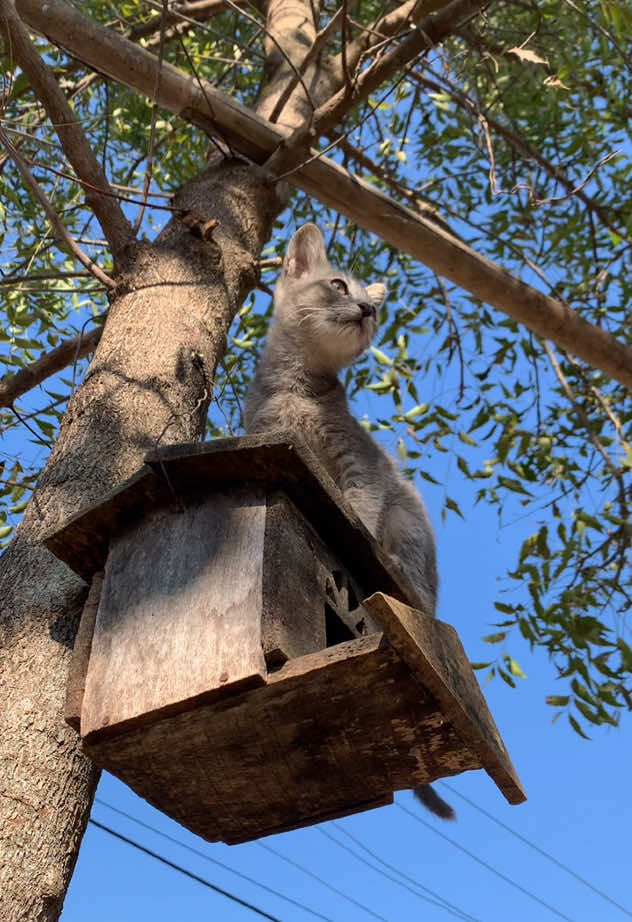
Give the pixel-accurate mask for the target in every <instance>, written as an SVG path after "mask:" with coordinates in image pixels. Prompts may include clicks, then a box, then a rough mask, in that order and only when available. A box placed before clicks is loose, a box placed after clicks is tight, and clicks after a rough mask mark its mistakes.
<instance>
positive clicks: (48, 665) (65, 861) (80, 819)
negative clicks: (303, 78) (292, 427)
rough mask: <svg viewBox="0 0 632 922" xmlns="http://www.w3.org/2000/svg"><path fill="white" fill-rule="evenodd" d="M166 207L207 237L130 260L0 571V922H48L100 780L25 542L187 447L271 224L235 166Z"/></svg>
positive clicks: (60, 582)
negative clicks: (200, 226)
mask: <svg viewBox="0 0 632 922" xmlns="http://www.w3.org/2000/svg"><path fill="white" fill-rule="evenodd" d="M177 204H180V205H182V206H183V207H185V208H190V209H191V210H192V211H194V212H195V213H199V214H201V215H203V216H204V217H205V218H207V219H216V220H218V221H219V225H218V227H217V228H216V230H215V231H214V233H213V238H212V239H211V240H208V241H205V240H203V239H201V238H200V237H197V236H195V235H194V234H193V233H192V232H191V230H190V229H189V228H188V226H187V225H185V224H184V223H183V222H182V221H181V220H180V219H179V218H175V219H174V220H173V221H172V222H171V223H170V225H169V226H168V227H167V229H166V230H165V232H164V233H163V234H162V235H161V237H160V238H159V240H158V241H157V242H156V243H155V244H153V245H149V244H139V245H138V246H136V247H134V249H133V251H132V253H131V254H129V257H128V261H127V265H126V267H125V269H124V271H123V272H122V273H121V275H120V276H119V278H118V291H119V294H118V295H117V297H116V298H115V300H114V302H113V304H112V306H111V308H110V312H109V317H108V321H107V323H106V325H105V329H104V331H103V335H102V338H101V341H100V343H99V346H98V348H97V351H96V353H95V356H94V359H93V362H92V364H91V366H90V369H89V371H88V374H87V376H86V379H85V381H84V383H83V385H82V386H81V387H80V388H79V390H78V391H77V393H76V394H75V395H74V397H73V398H72V399H71V400H70V402H69V405H68V410H67V413H66V415H65V418H64V421H63V424H62V427H61V430H60V433H59V438H58V440H57V443H56V445H55V448H54V450H53V452H52V454H51V457H50V460H49V462H48V464H47V466H46V469H45V471H44V473H43V475H42V478H41V481H40V486H39V487H38V489H37V491H36V494H35V495H34V497H33V499H32V501H31V503H30V505H29V507H28V510H27V513H26V515H25V517H24V520H23V522H22V524H21V526H20V528H19V529H18V533H17V535H16V537H15V539H14V541H13V542H12V543H11V545H10V546H9V548H8V549H7V551H6V552H5V554H4V555H3V557H2V558H1V559H0V599H2V612H1V616H0V644H1V646H0V649H2V674H1V677H0V700H2V702H3V707H2V709H1V712H0V761H1V763H2V765H1V768H0V777H2V779H3V784H4V787H3V790H2V795H3V796H2V798H0V894H1V896H0V907H1V908H0V918H2V919H3V922H17V920H24V919H28V920H31V919H32V920H38V922H39V920H46V922H48V920H54V919H56V918H57V916H58V914H59V912H60V911H61V906H62V902H63V898H64V894H65V891H66V888H67V885H68V882H69V880H70V876H71V873H72V869H73V867H74V864H75V861H76V856H77V853H78V847H79V844H80V841H81V837H82V834H83V831H84V828H85V824H86V822H87V818H88V814H89V810H90V805H91V802H92V795H93V793H94V789H95V786H96V781H97V777H98V774H97V772H96V771H95V769H94V768H93V766H92V764H91V763H90V762H89V761H88V760H87V759H86V758H85V757H84V756H83V754H82V753H81V751H80V748H79V746H78V740H77V737H76V734H75V733H74V731H72V730H71V729H70V728H69V727H67V726H66V725H65V724H64V719H63V705H64V699H65V689H66V681H67V673H68V666H69V657H70V651H71V649H72V645H73V641H74V635H75V631H76V628H77V623H78V617H79V613H80V610H81V605H82V602H83V599H84V596H85V586H84V584H83V583H82V581H81V580H80V579H79V578H78V577H76V576H75V575H74V574H73V573H71V572H70V571H69V570H68V569H67V568H66V567H65V566H64V564H62V563H60V562H59V561H57V560H56V559H55V558H54V557H52V555H51V554H49V553H48V551H46V550H45V549H44V548H43V547H42V546H41V544H40V543H39V540H40V538H41V536H42V534H43V533H44V532H45V531H47V530H50V529H51V528H53V527H54V526H55V525H56V524H58V523H59V522H60V521H63V520H64V519H65V518H67V517H68V516H69V515H70V514H72V513H73V512H74V511H76V510H77V509H78V508H81V507H83V506H85V505H87V504H89V503H91V502H93V501H94V500H96V499H97V498H98V497H99V496H101V495H102V494H103V492H104V491H106V490H108V489H110V488H111V487H113V486H115V485H116V484H117V483H119V482H120V481H121V480H123V479H124V478H126V477H128V476H129V475H130V474H132V473H133V472H134V471H135V470H136V469H137V468H138V467H140V466H141V464H142V462H143V457H144V455H145V453H146V452H147V451H148V450H149V449H151V448H153V447H155V446H156V445H157V444H158V443H161V444H162V443H166V442H169V441H181V440H184V441H186V440H194V439H197V438H199V437H200V435H201V433H202V432H203V426H204V417H205V412H206V409H207V407H208V402H209V399H210V395H211V392H212V380H213V373H214V370H215V365H216V362H217V360H218V358H219V357H220V356H221V353H222V351H223V348H224V344H225V338H226V332H227V329H228V326H229V324H230V321H231V319H232V317H233V316H234V314H235V312H236V310H237V309H238V308H239V307H240V305H241V303H242V302H243V299H244V297H245V295H246V294H247V292H248V291H249V290H250V289H251V288H252V287H253V286H254V284H255V282H256V273H257V260H258V257H259V253H260V251H261V248H262V247H263V245H264V243H265V242H266V240H267V239H268V237H269V235H270V233H271V229H272V223H273V220H274V218H275V217H276V216H277V214H278V212H279V210H280V203H279V202H278V199H277V198H276V195H275V192H274V189H273V188H272V187H271V186H270V185H269V184H266V183H265V182H264V181H263V179H262V177H261V175H260V173H259V170H258V169H257V168H253V167H250V166H244V165H242V164H239V163H236V162H234V161H228V162H226V163H222V164H220V165H218V166H215V167H214V168H212V169H210V170H209V171H207V172H206V173H205V174H204V175H203V176H201V177H200V178H198V179H197V180H195V181H194V182H192V183H190V184H189V185H188V186H187V187H186V188H185V189H184V190H183V191H182V193H181V194H180V196H179V197H178V201H177Z"/></svg>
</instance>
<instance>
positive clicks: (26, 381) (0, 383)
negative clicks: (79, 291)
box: [0, 327, 103, 407]
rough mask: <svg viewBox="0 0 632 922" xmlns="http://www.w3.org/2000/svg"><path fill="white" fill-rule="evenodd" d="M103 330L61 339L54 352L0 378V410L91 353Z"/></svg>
mask: <svg viewBox="0 0 632 922" xmlns="http://www.w3.org/2000/svg"><path fill="white" fill-rule="evenodd" d="M102 332H103V327H94V328H93V329H92V330H90V331H89V332H88V333H80V334H79V335H78V336H73V338H72V339H65V340H63V342H61V343H60V344H59V345H58V346H57V347H56V348H55V349H51V351H50V352H46V353H45V354H44V355H43V356H42V357H41V358H39V359H37V360H36V361H35V362H32V363H31V364H30V365H27V366H26V367H25V368H21V369H20V371H18V372H16V374H14V375H13V377H7V376H5V377H4V378H2V379H0V407H10V406H12V404H13V402H14V400H17V399H18V398H19V397H21V396H22V395H23V394H26V392H27V391H30V390H31V389H32V388H34V387H36V386H37V385H38V384H41V383H42V381H45V380H46V379H47V378H50V377H51V375H54V374H56V373H57V372H58V371H61V370H62V369H63V368H66V366H67V365H70V364H71V363H72V362H76V361H78V360H79V359H82V358H84V356H86V355H88V354H89V353H90V352H94V350H95V349H96V347H97V343H98V342H99V340H100V339H101V333H102Z"/></svg>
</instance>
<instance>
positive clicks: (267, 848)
mask: <svg viewBox="0 0 632 922" xmlns="http://www.w3.org/2000/svg"><path fill="white" fill-rule="evenodd" d="M255 845H258V846H259V848H263V849H265V851H267V852H270V853H271V854H272V855H276V856H277V858H280V859H281V860H282V861H285V862H287V864H291V865H292V867H294V868H297V869H298V870H299V871H302V872H303V874H307V876H308V877H311V878H312V880H316V881H318V883H319V884H322V885H323V887H327V889H328V890H331V891H332V893H336V894H338V896H341V897H342V898H343V899H345V900H347V901H348V902H349V903H353V905H354V906H357V907H358V908H359V909H363V910H364V912H368V914H369V915H370V916H373V918H374V919H379V920H380V922H388V919H385V918H384V916H381V915H380V914H379V913H377V912H374V911H373V910H372V909H370V908H369V907H368V906H365V905H364V903H360V902H359V901H358V900H356V899H355V898H354V897H352V896H349V894H348V893H344V892H343V891H342V890H338V888H337V887H334V886H333V884H330V883H328V881H326V880H323V879H322V877H319V876H318V875H317V874H314V873H313V871H310V870H309V868H305V867H303V865H302V864H299V863H298V861H294V860H293V859H292V858H288V856H287V855H284V854H283V852H279V851H277V850H276V848H272V846H271V845H266V844H265V843H264V842H256V843H255Z"/></svg>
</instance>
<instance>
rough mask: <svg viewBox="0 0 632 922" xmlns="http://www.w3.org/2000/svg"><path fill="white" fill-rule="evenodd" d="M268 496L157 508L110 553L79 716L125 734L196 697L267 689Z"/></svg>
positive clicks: (247, 494)
mask: <svg viewBox="0 0 632 922" xmlns="http://www.w3.org/2000/svg"><path fill="white" fill-rule="evenodd" d="M265 511H266V507H265V496H264V493H263V491H262V490H261V489H260V488H248V487H243V488H234V489H229V490H226V491H223V492H222V493H221V494H212V495H211V496H210V497H208V498H206V499H204V500H199V501H196V502H192V503H190V504H189V505H188V506H186V507H185V509H184V511H183V512H175V511H173V510H170V509H160V510H158V511H157V512H155V513H154V514H153V515H151V516H150V517H149V518H148V519H146V520H145V521H143V522H141V523H140V524H139V525H136V526H134V527H131V528H129V529H128V530H126V531H125V532H124V533H123V534H122V535H121V536H120V537H118V538H116V539H115V540H114V541H113V543H112V546H111V549H110V554H109V556H108V560H107V564H106V568H105V578H104V584H103V591H102V595H101V603H100V605H99V612H98V615H97V621H96V626H95V633H94V638H93V642H92V653H91V656H90V665H89V668H88V675H87V679H86V689H85V697H84V702H83V710H82V714H81V733H82V735H83V736H86V735H90V734H94V733H97V732H99V731H100V732H105V733H113V732H120V730H121V729H122V728H124V727H125V726H129V725H131V724H133V723H134V722H139V723H146V722H148V721H152V720H154V719H155V717H156V714H157V713H166V712H170V711H173V710H181V709H183V708H186V707H191V706H193V705H194V704H195V703H196V701H197V700H198V699H199V696H208V695H212V694H220V693H227V692H228V691H229V690H230V689H231V687H232V688H233V690H234V687H235V686H238V687H240V686H241V685H242V684H243V683H244V682H247V683H262V682H263V681H264V677H265V663H264V660H263V653H262V650H261V640H260V637H261V576H262V561H263V539H264V531H265Z"/></svg>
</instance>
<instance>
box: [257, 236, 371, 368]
mask: <svg viewBox="0 0 632 922" xmlns="http://www.w3.org/2000/svg"><path fill="white" fill-rule="evenodd" d="M385 294H386V288H385V286H384V285H382V284H381V282H376V283H375V284H373V285H367V286H366V287H364V286H363V285H362V284H361V283H360V282H358V281H357V279H354V278H353V277H352V276H350V275H348V274H347V273H346V272H343V271H341V270H338V269H334V268H332V267H331V266H330V265H329V261H328V259H327V253H326V251H325V242H324V240H323V236H322V234H321V232H320V231H319V229H318V228H317V227H316V225H315V224H304V225H303V227H300V228H299V229H298V230H297V231H296V233H295V234H294V236H293V237H292V239H291V240H290V243H289V245H288V248H287V252H286V254H285V259H284V260H283V269H282V271H281V275H280V277H279V281H278V283H277V287H276V291H275V293H274V316H275V321H276V323H277V324H279V325H280V326H281V327H282V328H284V329H285V330H287V331H288V332H291V334H292V338H293V340H294V341H295V342H296V343H297V345H298V347H299V348H300V349H301V350H302V352H303V354H304V357H305V358H306V359H307V360H308V361H309V362H310V364H311V365H312V366H313V367H315V368H316V367H319V368H320V370H323V371H333V372H336V371H338V370H339V369H340V368H344V367H345V366H346V365H350V364H351V363H352V362H353V361H354V360H355V359H356V358H357V357H358V356H359V355H360V353H361V352H363V351H364V350H365V349H366V348H367V346H368V345H369V343H370V342H371V340H372V339H373V337H374V335H375V331H376V330H377V309H378V307H379V306H380V304H381V303H382V301H383V300H384V295H385Z"/></svg>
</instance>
